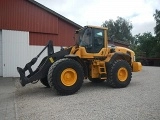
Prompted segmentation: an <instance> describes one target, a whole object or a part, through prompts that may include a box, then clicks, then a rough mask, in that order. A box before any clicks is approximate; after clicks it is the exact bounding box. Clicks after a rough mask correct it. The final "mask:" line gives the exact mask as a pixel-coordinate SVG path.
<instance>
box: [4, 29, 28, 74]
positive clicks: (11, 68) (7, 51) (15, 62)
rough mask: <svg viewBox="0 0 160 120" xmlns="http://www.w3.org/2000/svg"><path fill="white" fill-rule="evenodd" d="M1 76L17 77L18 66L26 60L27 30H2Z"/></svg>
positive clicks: (22, 64)
mask: <svg viewBox="0 0 160 120" xmlns="http://www.w3.org/2000/svg"><path fill="white" fill-rule="evenodd" d="M2 43H3V65H2V66H3V77H18V76H19V74H18V72H17V67H18V66H24V63H27V62H28V61H29V60H28V52H27V51H28V46H29V32H22V31H13V30H2Z"/></svg>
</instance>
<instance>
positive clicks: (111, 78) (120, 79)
mask: <svg viewBox="0 0 160 120" xmlns="http://www.w3.org/2000/svg"><path fill="white" fill-rule="evenodd" d="M107 73H108V74H107V83H108V84H109V86H111V87H115V88H123V87H126V86H128V84H129V83H130V81H131V78H132V72H131V67H130V65H129V63H128V62H127V61H125V60H116V61H114V62H113V63H112V64H111V65H110V66H108V67H107Z"/></svg>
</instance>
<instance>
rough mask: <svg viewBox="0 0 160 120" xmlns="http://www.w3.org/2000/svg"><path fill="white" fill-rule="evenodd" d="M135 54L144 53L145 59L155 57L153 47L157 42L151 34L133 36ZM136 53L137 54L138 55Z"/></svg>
mask: <svg viewBox="0 0 160 120" xmlns="http://www.w3.org/2000/svg"><path fill="white" fill-rule="evenodd" d="M134 38H135V45H136V52H138V53H140V52H144V53H145V56H146V57H155V56H156V55H155V46H156V44H157V41H156V39H155V37H154V36H152V34H151V32H147V33H143V34H138V35H135V36H134ZM138 53H137V54H138Z"/></svg>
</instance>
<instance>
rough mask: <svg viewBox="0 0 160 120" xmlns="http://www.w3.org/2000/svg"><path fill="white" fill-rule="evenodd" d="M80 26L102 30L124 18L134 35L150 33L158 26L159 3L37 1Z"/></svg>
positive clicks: (130, 0)
mask: <svg viewBox="0 0 160 120" xmlns="http://www.w3.org/2000/svg"><path fill="white" fill-rule="evenodd" d="M36 1H37V2H39V3H41V4H42V5H44V6H46V7H48V8H50V9H51V10H53V11H55V12H57V13H59V14H61V15H62V16H64V17H66V18H68V19H70V20H71V21H73V22H75V23H77V24H79V25H81V26H85V25H94V26H101V25H102V24H103V23H104V22H105V21H106V20H109V19H113V20H116V19H117V17H118V16H119V17H122V18H124V19H126V20H127V21H129V22H131V23H132V25H133V29H132V34H133V35H136V34H139V33H141V34H142V33H144V32H151V33H152V34H153V35H154V27H155V25H156V23H155V20H154V17H153V14H154V13H155V10H156V9H158V10H160V0H36Z"/></svg>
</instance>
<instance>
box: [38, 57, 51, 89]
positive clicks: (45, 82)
mask: <svg viewBox="0 0 160 120" xmlns="http://www.w3.org/2000/svg"><path fill="white" fill-rule="evenodd" d="M46 59H47V57H44V58H43V59H42V61H41V63H40V64H39V66H38V68H40V67H41V66H42V65H43V64H44V62H45V61H46ZM40 82H41V83H42V84H43V85H44V86H46V87H48V88H50V86H49V84H48V80H47V76H46V77H44V78H41V79H40Z"/></svg>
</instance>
